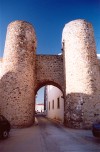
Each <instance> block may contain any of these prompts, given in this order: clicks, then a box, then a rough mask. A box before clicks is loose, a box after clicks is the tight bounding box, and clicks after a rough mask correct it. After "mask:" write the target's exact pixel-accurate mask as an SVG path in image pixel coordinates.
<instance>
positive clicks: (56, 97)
mask: <svg viewBox="0 0 100 152" xmlns="http://www.w3.org/2000/svg"><path fill="white" fill-rule="evenodd" d="M45 97H46V107H47V108H46V109H47V117H48V118H50V119H55V120H57V121H59V122H61V123H63V121H64V99H63V94H62V92H61V90H60V89H58V88H57V87H55V86H52V85H48V86H46V88H45Z"/></svg>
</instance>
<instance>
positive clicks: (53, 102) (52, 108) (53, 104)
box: [52, 100, 54, 109]
mask: <svg viewBox="0 0 100 152" xmlns="http://www.w3.org/2000/svg"><path fill="white" fill-rule="evenodd" d="M52 109H54V100H52Z"/></svg>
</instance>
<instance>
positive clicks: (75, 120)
mask: <svg viewBox="0 0 100 152" xmlns="http://www.w3.org/2000/svg"><path fill="white" fill-rule="evenodd" d="M64 119H65V120H64V124H65V126H67V127H70V128H80V129H82V128H83V129H90V128H91V126H92V123H93V122H95V121H100V96H99V95H98V96H97V95H95V94H93V95H87V94H83V93H70V94H67V96H66V102H65V114H64Z"/></svg>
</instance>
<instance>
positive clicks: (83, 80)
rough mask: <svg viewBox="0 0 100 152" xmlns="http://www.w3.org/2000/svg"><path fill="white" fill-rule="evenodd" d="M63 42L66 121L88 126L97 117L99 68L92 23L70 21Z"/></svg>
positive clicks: (72, 124)
mask: <svg viewBox="0 0 100 152" xmlns="http://www.w3.org/2000/svg"><path fill="white" fill-rule="evenodd" d="M62 43H63V50H64V61H65V63H64V64H65V81H66V86H65V88H66V91H65V92H66V103H65V121H66V122H65V123H66V125H67V126H69V127H74V128H89V127H90V126H91V124H92V123H93V122H94V121H96V120H97V119H98V118H99V119H100V70H99V65H98V60H97V55H96V48H95V41H94V34H93V28H92V25H91V24H90V23H88V22H86V21H85V20H75V21H71V22H69V23H68V24H66V25H65V27H64V30H63V34H62ZM97 105H98V106H99V107H98V108H97ZM97 111H98V112H97ZM98 116H99V117H98Z"/></svg>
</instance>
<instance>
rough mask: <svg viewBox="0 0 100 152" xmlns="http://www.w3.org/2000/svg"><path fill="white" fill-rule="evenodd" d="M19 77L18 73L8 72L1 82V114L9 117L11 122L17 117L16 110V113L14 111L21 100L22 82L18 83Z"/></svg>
mask: <svg viewBox="0 0 100 152" xmlns="http://www.w3.org/2000/svg"><path fill="white" fill-rule="evenodd" d="M17 77H18V74H16V73H14V72H7V73H6V74H5V75H3V76H2V78H1V80H0V107H1V114H3V115H4V116H5V117H7V118H8V119H9V121H11V120H12V119H13V117H15V116H14V114H15V115H16V110H15V111H14V109H15V106H16V103H17V102H18V101H19V98H21V90H20V88H19V86H20V82H18V80H17ZM16 108H17V107H16ZM13 111H14V113H13Z"/></svg>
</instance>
